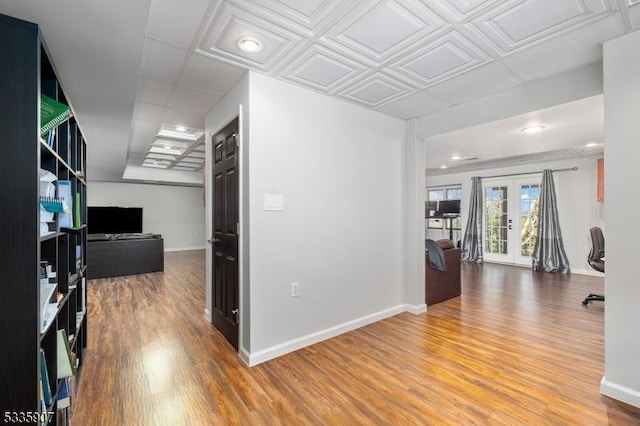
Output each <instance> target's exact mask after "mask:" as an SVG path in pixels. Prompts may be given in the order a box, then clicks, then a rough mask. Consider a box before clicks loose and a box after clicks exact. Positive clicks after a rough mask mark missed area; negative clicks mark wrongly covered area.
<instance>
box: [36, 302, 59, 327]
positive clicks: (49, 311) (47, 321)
mask: <svg viewBox="0 0 640 426" xmlns="http://www.w3.org/2000/svg"><path fill="white" fill-rule="evenodd" d="M57 314H58V303H47V304H46V305H45V306H44V308H43V309H42V310H41V311H40V318H41V323H42V329H41V330H40V332H41V333H44V332H45V331H46V330H47V328H49V326H50V325H51V324H52V323H53V321H54V320H55V319H56V315H57Z"/></svg>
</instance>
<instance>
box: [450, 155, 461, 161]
mask: <svg viewBox="0 0 640 426" xmlns="http://www.w3.org/2000/svg"><path fill="white" fill-rule="evenodd" d="M461 158H462V157H460V156H459V155H457V154H454V155H452V156H451V161H458V160H460V159H461Z"/></svg>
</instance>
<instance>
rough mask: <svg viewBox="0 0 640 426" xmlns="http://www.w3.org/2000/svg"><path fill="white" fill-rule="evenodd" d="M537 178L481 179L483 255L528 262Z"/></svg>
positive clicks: (534, 223)
mask: <svg viewBox="0 0 640 426" xmlns="http://www.w3.org/2000/svg"><path fill="white" fill-rule="evenodd" d="M541 179H542V178H540V177H535V178H531V177H527V178H518V179H509V180H489V181H486V182H483V184H482V190H483V194H484V200H483V201H484V205H483V208H484V212H483V227H482V228H483V244H484V247H483V252H484V253H483V257H484V260H486V261H488V262H500V263H510V264H515V265H531V255H532V254H533V249H534V246H535V243H536V238H537V232H538V201H539V197H540V183H541Z"/></svg>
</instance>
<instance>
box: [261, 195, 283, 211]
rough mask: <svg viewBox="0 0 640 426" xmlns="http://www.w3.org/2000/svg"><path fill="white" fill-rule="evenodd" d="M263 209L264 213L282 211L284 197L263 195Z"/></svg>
mask: <svg viewBox="0 0 640 426" xmlns="http://www.w3.org/2000/svg"><path fill="white" fill-rule="evenodd" d="M264 209H265V210H266V211H279V210H284V197H283V196H282V195H276V194H265V196H264Z"/></svg>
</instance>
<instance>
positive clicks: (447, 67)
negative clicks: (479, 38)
mask: <svg viewBox="0 0 640 426" xmlns="http://www.w3.org/2000/svg"><path fill="white" fill-rule="evenodd" d="M489 60H490V58H489V57H488V56H487V55H486V54H485V53H484V52H483V51H481V50H480V49H478V48H477V47H476V46H474V45H473V44H471V43H469V42H468V41H467V40H465V39H464V38H463V37H462V36H461V35H460V34H459V33H457V32H455V31H452V32H449V33H447V34H445V35H443V36H442V37H440V38H438V39H437V40H436V41H434V42H432V43H429V44H426V45H424V46H423V47H421V48H420V49H418V50H417V51H416V52H414V53H413V54H411V55H408V56H406V57H405V58H403V59H402V60H401V61H399V62H398V63H396V64H395V65H393V66H391V67H390V70H391V72H392V73H393V74H394V75H396V76H398V75H402V74H404V75H405V76H409V77H411V78H412V79H413V81H416V82H417V83H416V84H419V85H422V86H423V87H424V86H429V85H433V84H436V83H437V82H439V81H442V80H444V79H446V78H451V77H453V76H455V75H458V74H460V73H463V72H466V71H469V70H471V69H473V68H475V67H477V66H479V65H481V64H483V63H485V62H488V61H489Z"/></svg>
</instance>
